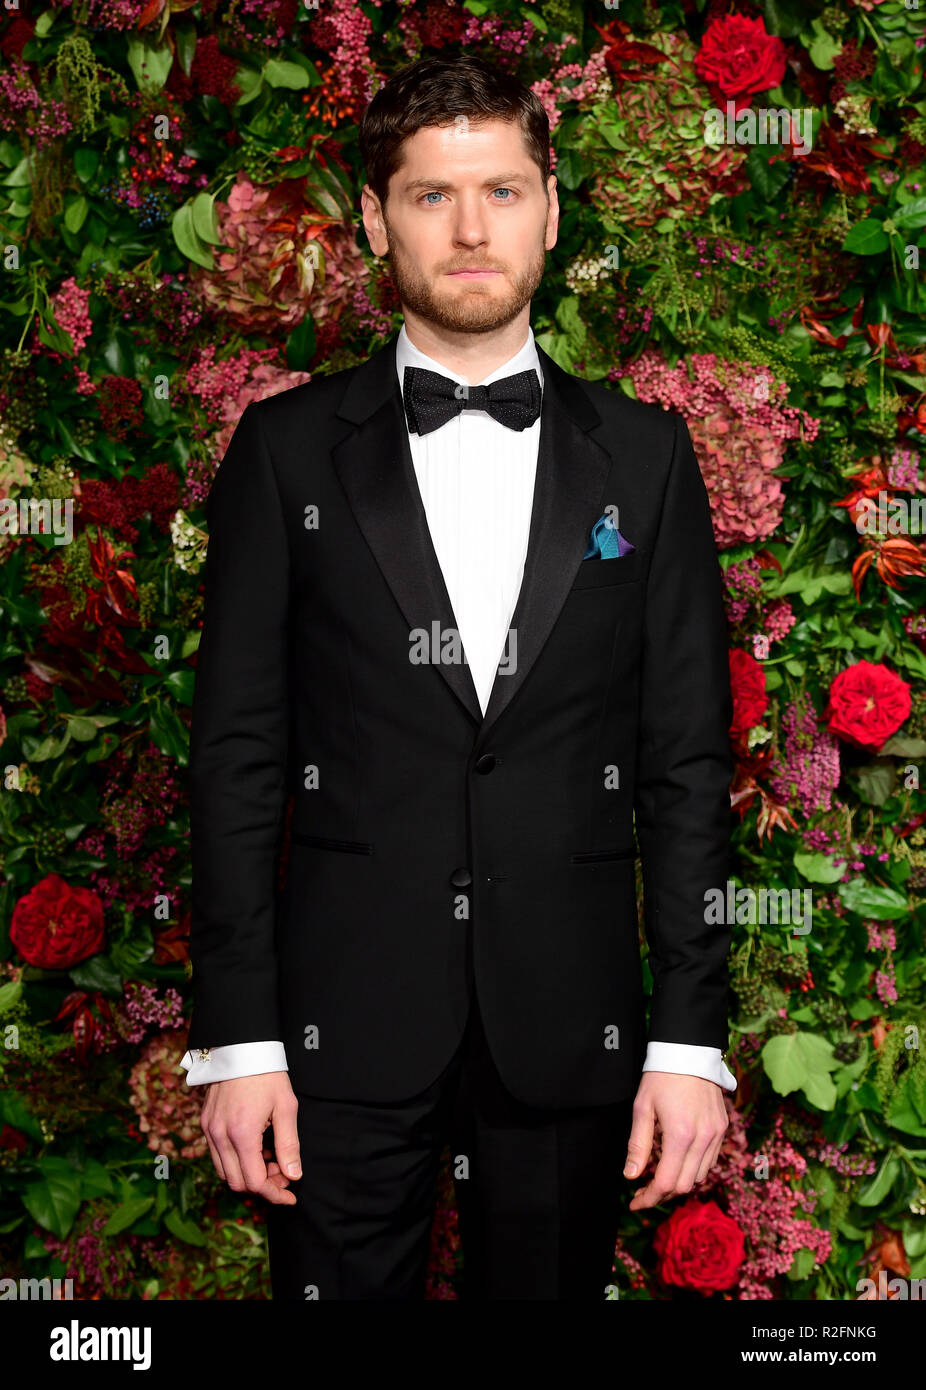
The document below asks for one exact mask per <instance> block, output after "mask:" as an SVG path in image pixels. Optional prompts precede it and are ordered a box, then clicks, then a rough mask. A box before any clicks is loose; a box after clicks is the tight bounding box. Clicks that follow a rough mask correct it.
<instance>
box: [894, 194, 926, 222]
mask: <svg viewBox="0 0 926 1390" xmlns="http://www.w3.org/2000/svg"><path fill="white" fill-rule="evenodd" d="M891 220H892V221H893V223H894V226H895V227H922V225H923V223H924V222H926V198H914V199H913V200H912V202H909V203H904V204H903V206H902V207H900V208H898V209H897V211H896V212H894V213H892V214H891Z"/></svg>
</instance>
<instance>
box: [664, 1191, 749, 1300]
mask: <svg viewBox="0 0 926 1390" xmlns="http://www.w3.org/2000/svg"><path fill="white" fill-rule="evenodd" d="M653 1246H654V1248H655V1250H656V1254H657V1255H658V1256H659V1273H660V1275H661V1277H662V1279H663V1281H664V1282H665V1283H666V1284H680V1285H681V1286H682V1287H683V1288H686V1289H698V1290H700V1292H701V1293H714V1292H715V1291H716V1290H717V1289H729V1288H730V1287H731V1285H733V1284H735V1283H736V1279H737V1275H738V1274H739V1269H740V1265H741V1264H742V1263H743V1256H744V1254H745V1250H746V1238H745V1236H744V1235H743V1232H742V1229H741V1228H740V1227H739V1226H738V1225H737V1223H736V1222H735V1221H734V1220H733V1218H732V1217H730V1216H727V1214H726V1212H723V1211H721V1210H720V1207H718V1205H717V1203H716V1202H699V1201H697V1200H696V1199H695V1198H692V1199H691V1200H690V1201H688V1202H686V1203H685V1205H684V1206H683V1207H676V1209H675V1211H674V1212H673V1213H672V1215H671V1216H670V1217H669V1219H668V1221H666V1222H665V1223H664V1225H662V1226H660V1227H659V1230H658V1231H657V1232H656V1235H655V1238H654V1241H653Z"/></svg>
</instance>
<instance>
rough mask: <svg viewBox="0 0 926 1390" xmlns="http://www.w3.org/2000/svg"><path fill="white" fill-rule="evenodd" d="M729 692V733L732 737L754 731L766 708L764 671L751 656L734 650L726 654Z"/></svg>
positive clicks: (737, 649) (736, 649) (766, 697)
mask: <svg viewBox="0 0 926 1390" xmlns="http://www.w3.org/2000/svg"><path fill="white" fill-rule="evenodd" d="M730 690H731V693H732V695H733V723H732V724H731V725H730V734H731V736H732V737H736V736H737V735H740V734H747V733H748V732H749V730H750V729H753V728H755V726H756V724H758V723H760V722H761V720H762V716H763V715H764V714H765V711H766V710H767V709H768V696H767V695H766V693H765V671H764V670H763V669H762V666H761V663H760V662H758V661H756V659H755V657H754V656H752V655H751V654H750V653H749V652H744V651H741V650H740V649H739V648H737V647H735V648H732V649H731V651H730Z"/></svg>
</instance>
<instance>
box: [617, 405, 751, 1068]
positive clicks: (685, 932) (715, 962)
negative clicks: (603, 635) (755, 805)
mask: <svg viewBox="0 0 926 1390" xmlns="http://www.w3.org/2000/svg"><path fill="white" fill-rule="evenodd" d="M644 602H645V610H644V632H643V661H642V671H641V686H640V724H639V728H640V738H639V744H638V754H637V773H636V785H635V794H634V817H635V824H636V831H637V839H638V843H639V847H640V854H641V860H642V872H643V911H644V927H645V932H646V939H647V943H648V946H649V963H650V967H651V969H652V973H653V999H652V1011H651V1017H650V1029H649V1036H650V1037H651V1038H658V1039H659V1040H660V1041H661V1042H665V1043H673V1042H674V1043H689V1044H693V1045H696V1046H703V1047H719V1048H720V1049H721V1050H723V1049H725V1048H726V1047H727V1042H728V1031H727V1029H728V990H729V977H728V969H727V954H728V952H729V948H730V940H731V928H730V924H729V923H728V922H727V921H726V897H727V894H726V881H727V877H728V875H729V871H730V858H729V852H730V838H729V837H730V783H731V781H732V778H733V771H734V768H733V758H732V754H731V751H730V741H729V728H730V724H731V722H732V715H733V704H732V696H731V692H730V674H729V642H728V635H727V623H726V617H725V614H724V607H723V588H722V577H721V570H720V564H719V561H718V558H717V552H716V547H715V542H714V533H713V527H712V524H711V513H710V503H709V501H708V496H707V489H706V487H705V486H704V480H703V479H702V477H701V471H700V469H699V467H698V462H697V459H696V458H695V454H694V450H693V448H692V445H691V437H690V435H689V433H688V426H687V425H686V424H685V421H684V420H683V419H682V417H681V416H676V417H675V436H674V443H673V452H672V460H671V464H670V468H669V474H668V479H667V482H666V487H665V492H664V496H663V499H662V514H661V517H660V520H659V524H658V528H657V532H656V539H655V541H654V544H653V553H652V557H651V562H650V569H649V574H648V577H647V585H646V595H645V600H644ZM710 890H719V891H720V893H721V894H722V906H721V912H720V913H718V912H717V911H716V909H715V910H714V912H713V915H712V913H711V911H710V910H709V904H708V902H707V901H706V898H705V895H706V894H707V893H708V892H709V891H710ZM718 917H719V918H720V920H719V921H718Z"/></svg>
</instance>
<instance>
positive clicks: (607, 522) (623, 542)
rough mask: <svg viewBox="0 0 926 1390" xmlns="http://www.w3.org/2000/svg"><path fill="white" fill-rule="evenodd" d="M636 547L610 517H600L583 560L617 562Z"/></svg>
mask: <svg viewBox="0 0 926 1390" xmlns="http://www.w3.org/2000/svg"><path fill="white" fill-rule="evenodd" d="M635 549H636V546H634V545H631V543H630V541H629V540H628V539H627V537H626V536H622V535H621V533H620V531H618V529H617V527H616V526H615V525H614V522H613V520H612V518H611V517H610V516H607V515H605V516H602V517H599V518H598V520H597V521H596V522H595V524H594V526H593V527H592V530H591V536H590V539H589V542H588V545H587V547H586V550H585V554H584V555H583V556H582V559H583V560H595V559H600V560H615V559H617V557H618V556H620V555H628V554H629V553H630V551H631V550H635Z"/></svg>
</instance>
